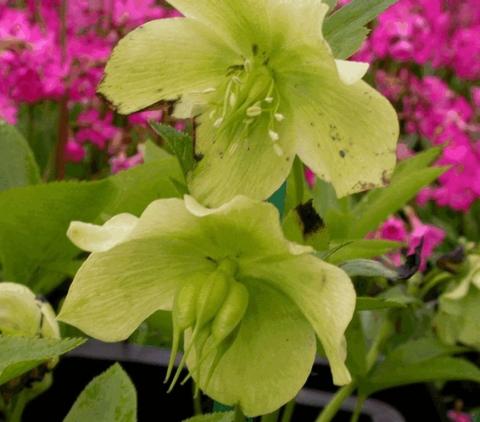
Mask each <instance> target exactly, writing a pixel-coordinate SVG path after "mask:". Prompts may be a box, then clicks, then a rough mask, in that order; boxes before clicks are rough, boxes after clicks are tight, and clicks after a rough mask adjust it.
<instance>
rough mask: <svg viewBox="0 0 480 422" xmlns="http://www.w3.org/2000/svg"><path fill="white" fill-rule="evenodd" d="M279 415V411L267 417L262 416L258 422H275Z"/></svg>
mask: <svg viewBox="0 0 480 422" xmlns="http://www.w3.org/2000/svg"><path fill="white" fill-rule="evenodd" d="M279 414H280V409H278V410H276V411H275V412H272V413H269V414H268V415H263V416H262V418H261V419H260V422H277V421H278V416H279Z"/></svg>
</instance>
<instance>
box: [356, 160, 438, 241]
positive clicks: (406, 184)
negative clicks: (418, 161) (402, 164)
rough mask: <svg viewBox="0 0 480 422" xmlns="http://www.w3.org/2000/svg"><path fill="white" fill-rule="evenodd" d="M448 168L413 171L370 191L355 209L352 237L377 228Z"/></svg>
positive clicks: (363, 234) (360, 236)
mask: <svg viewBox="0 0 480 422" xmlns="http://www.w3.org/2000/svg"><path fill="white" fill-rule="evenodd" d="M445 170H446V168H445V167H431V168H426V169H421V170H417V171H413V172H409V173H406V172H402V173H401V174H400V175H398V174H397V176H395V175H394V177H393V178H392V182H391V183H390V185H389V186H388V187H386V188H381V189H375V190H373V191H370V192H369V193H367V194H366V195H365V196H364V197H363V198H362V200H361V201H360V202H359V203H358V204H357V206H356V207H355V208H354V209H353V211H352V213H353V214H354V215H355V216H356V218H355V219H354V221H353V222H352V224H351V225H350V227H349V236H348V237H349V238H352V239H356V238H363V237H364V236H365V235H366V234H367V233H368V232H370V231H373V230H375V229H376V228H377V227H378V226H379V224H380V223H381V222H382V221H384V220H385V219H386V218H387V217H388V216H389V215H390V214H393V213H395V212H396V211H398V210H399V209H401V208H402V207H403V206H405V204H407V203H408V201H410V200H411V199H413V198H414V197H415V195H416V194H417V193H418V192H419V191H420V190H421V189H422V188H423V187H425V186H427V185H429V184H430V183H432V182H433V181H434V180H435V179H436V178H437V177H438V176H440V175H441V174H442V173H443V172H444V171H445Z"/></svg>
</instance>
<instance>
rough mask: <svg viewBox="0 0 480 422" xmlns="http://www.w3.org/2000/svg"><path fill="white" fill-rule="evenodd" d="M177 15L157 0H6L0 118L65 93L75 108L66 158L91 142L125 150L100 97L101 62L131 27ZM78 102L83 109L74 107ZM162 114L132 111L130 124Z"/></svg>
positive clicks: (2, 6) (1, 18)
mask: <svg viewBox="0 0 480 422" xmlns="http://www.w3.org/2000/svg"><path fill="white" fill-rule="evenodd" d="M17 3H25V5H24V7H23V8H22V7H18V4H17ZM63 7H65V9H63ZM177 14H178V13H177V12H176V11H174V10H172V9H168V8H166V7H163V6H160V5H159V4H158V2H157V1H155V0H76V1H65V0H42V1H38V0H27V1H25V2H15V1H6V0H1V1H0V119H3V120H5V121H7V122H8V123H11V124H14V123H16V120H17V112H18V109H19V107H20V105H22V104H35V103H38V102H41V101H57V102H59V101H61V100H62V99H66V100H67V101H68V108H69V109H70V110H71V113H70V115H71V121H70V139H69V141H68V143H67V147H66V155H67V158H68V159H70V160H72V161H81V160H83V158H84V157H85V153H86V151H85V148H84V147H85V145H86V144H91V145H94V146H95V147H96V148H99V149H106V148H107V147H109V149H110V151H109V153H112V154H113V155H114V156H115V155H117V154H118V155H119V156H124V155H125V154H126V145H127V144H128V142H119V141H118V138H119V137H122V136H128V134H125V133H123V132H126V131H122V130H120V128H118V127H117V125H116V124H115V123H114V121H113V120H114V119H113V115H112V113H111V112H109V111H107V108H106V106H105V104H103V103H102V102H100V101H98V99H97V98H96V88H97V86H98V83H99V82H100V80H101V78H102V76H103V68H104V66H105V63H106V61H107V59H108V57H109V56H110V53H111V50H112V48H113V46H114V45H115V43H116V42H117V41H118V40H119V39H120V38H121V37H122V36H123V35H125V34H126V33H127V32H128V31H130V30H131V29H133V28H134V27H136V26H138V25H140V24H142V23H144V22H146V21H148V20H152V19H158V18H165V17H171V16H176V15H177ZM79 108H80V109H81V112H80V113H79V114H78V112H72V110H78V109H79ZM159 117H161V114H160V115H159V113H158V112H153V114H152V113H150V114H148V113H147V114H146V115H145V114H140V115H139V116H131V117H130V118H129V119H128V124H129V125H138V126H139V127H140V128H141V127H144V126H145V122H146V119H150V118H154V119H158V118H159ZM128 129H129V130H130V129H131V126H130V127H128ZM112 144H114V145H117V147H118V148H116V150H115V151H111V148H110V146H111V145H112ZM114 149H115V148H114Z"/></svg>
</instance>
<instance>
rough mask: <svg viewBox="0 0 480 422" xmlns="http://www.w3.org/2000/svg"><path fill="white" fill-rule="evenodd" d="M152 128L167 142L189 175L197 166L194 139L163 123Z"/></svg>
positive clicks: (184, 171) (155, 124)
mask: <svg viewBox="0 0 480 422" xmlns="http://www.w3.org/2000/svg"><path fill="white" fill-rule="evenodd" d="M151 126H152V128H153V130H155V132H157V133H158V134H159V135H160V136H161V137H162V138H163V139H164V140H165V142H166V143H167V145H168V147H169V148H170V150H171V151H172V152H173V153H174V154H175V156H176V157H177V159H178V161H179V163H180V166H181V167H182V170H183V173H184V174H187V173H188V172H189V171H190V170H191V169H192V168H193V165H194V164H195V159H194V156H193V140H192V138H191V137H190V136H188V135H187V134H185V133H182V132H178V131H177V130H175V129H174V128H173V127H171V126H167V125H163V124H161V123H152V124H151Z"/></svg>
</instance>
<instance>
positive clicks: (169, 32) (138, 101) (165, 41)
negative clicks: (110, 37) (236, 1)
mask: <svg viewBox="0 0 480 422" xmlns="http://www.w3.org/2000/svg"><path fill="white" fill-rule="evenodd" d="M235 59H236V55H234V54H233V52H232V50H231V49H230V48H229V47H228V46H226V45H225V43H224V42H223V41H222V40H221V39H220V38H219V37H217V36H215V34H214V33H213V32H212V31H211V30H210V29H208V28H207V27H206V26H205V25H202V24H200V23H198V22H196V21H194V20H190V19H184V18H173V19H160V20H155V21H151V22H148V23H146V24H144V25H142V26H140V27H138V28H137V29H135V30H134V31H132V32H130V33H129V34H128V35H127V36H126V37H125V38H123V39H122V40H121V41H120V42H119V43H118V45H117V46H116V47H115V49H114V51H113V54H112V56H111V58H110V60H109V62H108V64H107V67H106V69H105V78H104V80H103V81H102V83H101V85H100V88H99V92H100V93H101V94H103V95H104V96H105V97H106V98H107V99H108V100H109V101H110V102H111V103H112V104H113V105H114V106H115V107H116V108H117V110H118V111H119V112H120V113H122V114H128V113H132V112H134V111H138V110H141V109H143V108H146V107H148V106H150V105H152V104H154V103H156V102H158V101H161V100H176V99H179V98H180V97H181V95H182V94H185V93H188V92H192V91H198V92H201V91H203V90H206V89H209V88H211V87H215V86H216V84H217V82H218V79H219V78H221V77H222V76H224V75H225V72H226V70H227V68H228V66H229V65H230V64H231V63H232V62H233V61H234V60H235Z"/></svg>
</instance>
